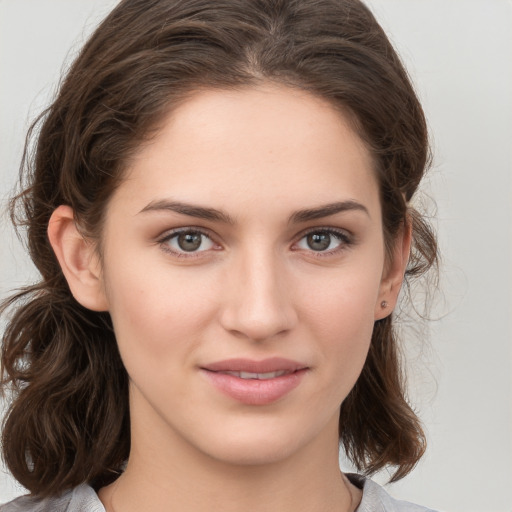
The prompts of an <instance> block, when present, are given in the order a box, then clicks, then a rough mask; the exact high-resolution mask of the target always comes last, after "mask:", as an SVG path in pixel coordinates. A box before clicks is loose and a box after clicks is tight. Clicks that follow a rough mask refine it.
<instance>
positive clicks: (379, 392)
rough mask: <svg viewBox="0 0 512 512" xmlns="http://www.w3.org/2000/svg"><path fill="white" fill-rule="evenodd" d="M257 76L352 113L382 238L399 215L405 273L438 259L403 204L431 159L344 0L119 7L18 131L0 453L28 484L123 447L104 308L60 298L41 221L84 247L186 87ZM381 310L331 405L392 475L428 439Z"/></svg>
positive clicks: (397, 65) (389, 74) (102, 476)
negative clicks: (82, 240)
mask: <svg viewBox="0 0 512 512" xmlns="http://www.w3.org/2000/svg"><path fill="white" fill-rule="evenodd" d="M262 80H267V81H273V82H277V83H281V84H286V85H289V86H292V87H298V88H301V89H303V90H307V91H309V92H311V93H312V94H314V95H317V96H320V97H322V98H325V99H327V100H328V101H330V102H331V103H332V104H333V105H334V106H336V107H339V108H342V109H344V110H345V111H348V112H350V113H351V115H352V116H353V118H354V120H355V124H356V125H357V129H358V131H359V133H360V135H361V137H362V138H363V139H364V141H365V142H366V144H367V145H368V148H369V150H370V151H371V153H372V154H373V156H374V160H375V162H376V164H375V166H376V173H377V176H378V179H379V183H380V190H381V202H382V210H383V219H384V220H383V223H384V232H385V235H386V241H387V243H388V244H391V243H392V241H393V238H394V237H395V236H396V234H397V233H398V232H399V230H400V229H401V228H403V226H404V225H405V224H407V223H411V224H412V229H413V249H412V254H411V259H410V263H409V268H408V271H407V274H408V276H409V278H410V277H412V276H417V275H419V274H422V273H424V272H425V271H426V270H427V269H428V268H429V267H431V266H432V265H434V264H435V263H436V257H437V249H436V243H435V238H434V236H433V234H432V232H431V230H430V229H429V227H428V225H427V224H425V222H424V221H423V219H422V217H421V216H420V215H419V214H418V213H417V212H415V211H414V210H412V209H411V208H410V207H408V201H409V200H410V199H411V197H412V196H413V194H414V192H415V190H416V188H417V186H418V184H419V182H420V180H421V178H422V176H423V174H424V172H425V169H426V168H427V167H428V161H429V147H428V138H427V129H426V123H425V119H424V115H423V112H422V109H421V106H420V104H419V102H418V100H417V98H416V95H415V93H414V90H413V88H412V86H411V84H410V81H409V79H408V76H407V74H406V72H405V70H404V68H403V66H402V64H401V62H400V60H399V58H398V56H397V55H396V53H395V51H394V50H393V48H392V46H391V44H390V42H389V41H388V39H387V37H386V35H385V34H384V32H383V31H382V29H381V27H380V26H379V25H378V23H377V22H376V20H375V19H374V17H373V15H372V14H371V13H370V12H369V10H368V9H367V8H366V7H365V6H364V5H363V4H362V3H361V2H360V1H358V0H216V1H215V2H212V1H211V0H182V1H178V0H124V1H122V2H121V3H120V4H119V5H118V6H117V7H116V8H115V9H114V10H113V11H112V13H111V14H110V15H109V16H108V17H107V18H106V19H105V20H104V21H103V23H102V24H101V25H100V26H99V27H98V29H97V30H96V32H95V33H94V34H93V36H92V37H91V38H90V39H89V41H88V42H87V44H86V45H85V46H84V48H83V50H82V51H81V53H80V55H79V56H78V58H77V59H76V61H75V62H74V64H73V65H72V67H71V69H70V70H69V72H68V74H67V77H66V78H65V80H64V81H63V83H62V85H61V87H60V90H59V92H58V95H57V98H56V100H55V101H54V103H53V104H52V105H51V106H50V107H49V108H48V109H47V110H46V111H45V112H44V113H43V114H42V115H41V116H40V117H39V118H38V120H36V122H35V123H34V124H33V126H32V129H31V132H29V139H28V140H30V136H31V135H32V134H33V133H35V130H38V129H40V132H39V134H38V136H37V144H36V147H35V150H34V154H33V155H31V154H30V151H29V149H27V148H29V147H30V146H29V144H28V143H27V145H26V149H25V155H24V159H23V162H24V163H23V164H22V192H21V193H20V194H19V195H18V196H17V197H16V198H14V199H13V200H12V203H11V216H12V219H13V222H14V223H15V224H16V225H17V226H18V227H22V226H23V227H25V228H26V230H27V237H28V248H29V251H30V255H31V257H32V259H33V261H34V263H35V265H36V266H37V268H38V270H39V272H40V273H41V281H40V282H39V283H38V284H36V285H34V286H30V287H27V288H26V289H23V290H22V291H21V292H19V293H17V294H16V295H14V296H13V297H11V298H10V299H8V300H7V301H5V302H4V304H3V306H2V310H3V311H4V312H6V311H7V310H8V309H10V310H12V316H11V318H10V320H9V322H8V324H7V328H6V331H5V334H4V337H3V347H2V356H1V370H2V373H1V378H2V385H3V388H4V390H7V389H11V388H12V390H13V391H14V399H13V401H12V404H11V406H10V408H9V411H8V414H7V416H6V420H5V424H4V428H3V440H2V443H3V456H4V459H5V462H6V464H7V466H8V467H9V469H10V471H11V472H12V474H13V475H14V477H15V478H17V479H18V480H19V481H20V482H21V484H23V485H24V486H25V487H26V488H27V489H29V490H30V491H31V492H32V493H33V494H36V495H40V496H48V495H53V494H56V493H59V492H61V491H63V490H64V489H66V488H69V487H72V486H75V485H77V484H79V483H82V482H89V483H91V484H92V485H93V486H95V487H100V486H102V485H106V484H107V483H109V482H111V481H113V480H114V479H115V478H116V477H117V475H118V474H119V472H120V471H121V468H122V465H123V463H124V461H125V460H126V459H127V457H128V454H129V449H130V431H129V414H128V377H127V375H126V371H125V370H124V367H123V364H122V362H121V358H120V356H119V352H118V350H117V345H116V340H115V336H114V332H113V329H112V324H111V320H110V317H109V315H108V313H98V312H93V311H89V310H87V309H85V308H83V307H82V306H81V305H79V304H78V303H77V302H76V301H75V299H74V298H73V296H72V295H71V293H70V291H69V288H68V286H67V283H66V280H65V279H64V276H63V274H62V272H61V270H60V267H59V264H58V262H57V260H56V258H55V255H54V253H53V251H52V248H51V246H50V244H49V241H48V238H47V234H46V230H47V225H48V221H49V218H50V216H51V214H52V212H53V210H54V209H55V208H56V207H57V206H59V205H61V204H66V205H70V206H71V207H72V208H73V210H74V212H75V215H76V219H77V223H78V225H80V227H81V228H82V229H83V230H84V233H86V234H87V236H91V237H95V238H96V239H97V240H99V238H100V234H101V222H102V218H103V214H104V211H105V206H106V204H107V202H108V200H109V198H110V197H111V195H112V192H113V190H114V189H115V187H116V186H117V185H118V184H119V183H120V181H121V179H122V173H123V168H124V166H125V165H126V161H127V159H128V158H129V157H130V154H131V152H132V151H133V150H134V149H135V148H136V147H137V146H138V145H140V143H141V141H143V140H145V139H147V137H149V136H150V134H151V132H152V130H153V129H154V128H155V126H157V125H158V121H159V120H160V119H161V118H162V116H163V115H164V114H165V113H166V112H168V110H169V109H171V108H173V106H175V105H176V104H177V103H178V102H180V101H184V100H185V99H186V96H187V94H188V93H190V92H192V91H194V90H197V89H198V88H212V87H215V88H233V87H242V86H250V85H251V84H257V83H258V82H261V81H262ZM392 321H393V320H392V318H391V317H390V316H389V317H387V318H385V319H383V320H379V321H377V322H376V323H375V328H374V332H373V338H372V342H371V348H370V351H369V355H368V358H367V361H366V364H365V366H364V369H363V371H362V374H361V376H360V378H359V380H358V381H357V383H356V385H355V387H354V388H353V390H352V391H351V393H350V394H349V396H348V397H347V399H346V400H345V401H344V403H343V404H342V407H341V416H340V442H341V443H342V444H343V446H344V448H345V450H346V452H347V454H348V455H349V457H350V458H351V459H352V461H353V462H354V463H355V465H356V466H357V467H358V468H359V469H360V470H363V471H365V472H366V473H372V472H375V471H376V470H378V469H381V468H383V467H384V466H386V465H393V466H395V467H396V472H395V474H394V477H393V478H394V479H398V478H401V477H403V476H404V475H406V474H407V473H408V472H409V471H411V469H412V468H413V467H414V465H415V464H416V463H417V461H418V460H419V458H420V457H421V455H422V454H423V452H424V449H425V437H424V434H423V432H422V429H421V426H420V423H419V420H418V418H417V417H416V415H415V413H414V412H413V411H412V409H411V407H410V406H409V404H408V403H407V400H406V398H405V390H404V384H403V379H402V371H401V368H400V364H399V357H398V353H397V343H396V339H395V335H394V331H393V326H392Z"/></svg>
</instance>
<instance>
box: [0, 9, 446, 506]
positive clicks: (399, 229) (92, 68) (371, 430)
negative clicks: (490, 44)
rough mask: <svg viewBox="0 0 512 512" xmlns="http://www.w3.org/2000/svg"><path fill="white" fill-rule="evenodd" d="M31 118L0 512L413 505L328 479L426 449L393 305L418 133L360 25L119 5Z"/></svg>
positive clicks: (420, 119)
mask: <svg viewBox="0 0 512 512" xmlns="http://www.w3.org/2000/svg"><path fill="white" fill-rule="evenodd" d="M39 122H40V124H41V128H40V133H39V134H38V142H37V148H36V152H35V155H34V159H33V162H29V161H28V158H27V165H26V175H25V180H26V182H25V185H26V186H25V189H24V191H23V192H22V193H21V194H20V195H19V196H18V197H17V198H16V200H15V201H13V204H12V208H13V209H12V212H13V217H14V218H15V219H16V220H17V222H19V223H21V224H25V225H26V226H27V228H28V233H27V234H28V241H29V248H30V252H31V256H32V258H33V260H34V262H35V264H36V266H37V267H38V269H39V271H40V273H41V276H42V279H41V282H40V283H39V284H37V285H35V286H33V287H30V288H28V289H27V290H26V291H24V292H22V293H21V294H18V295H17V296H15V297H13V298H11V299H10V300H9V301H8V302H7V303H6V304H5V305H4V309H5V308H7V307H8V306H12V307H13V316H12V319H11V320H10V322H9V323H8V326H7V329H6V333H5V335H4V341H3V348H2V369H3V375H4V381H3V384H4V388H6V389H7V388H8V387H10V386H13V387H14V389H15V391H16V398H15V400H14V401H13V403H12V406H11V408H10V410H9V413H8V416H7V419H6V422H5V426H4V431H3V452H4V458H5V460H6V463H7V465H8V467H9V469H10V470H11V472H12V473H13V475H14V476H15V478H17V479H18V480H19V481H20V482H21V483H22V484H23V485H24V486H25V487H26V488H27V489H28V490H29V491H30V492H31V497H23V498H19V499H18V500H15V501H14V502H12V503H11V504H8V505H4V506H3V507H0V510H2V512H5V511H10V510H69V511H75V510H106V511H108V512H111V511H114V512H115V511H117V512H119V511H130V510H145V509H151V510H168V509H169V508H172V509H176V510H185V511H187V510H194V511H200V510H212V509H220V508H222V509H223V510H231V509H232V510H237V511H238V510H241V509H243V508H244V507H249V506H250V507H251V508H252V509H253V510H254V509H255V510H279V511H286V510H292V509H293V510H297V509H304V510H325V511H327V510H343V511H354V510H356V509H357V510H358V511H359V512H362V511H369V510H426V509H423V508H421V507H417V506H415V505H411V504H407V503H403V502H397V501H395V500H393V499H392V498H390V497H389V496H388V495H387V494H386V493H385V491H383V490H382V489H381V488H380V487H379V486H377V484H375V483H373V482H372V481H371V480H369V479H367V478H365V477H363V476H357V475H343V474H340V471H339V466H338V444H339V443H340V442H341V445H342V446H343V448H344V450H345V451H346V453H347V455H348V456H349V457H350V458H351V460H352V461H353V462H354V464H355V465H356V467H358V468H359V469H360V470H361V472H363V473H364V474H367V475H370V474H372V473H374V472H375V471H377V470H379V469H381V468H384V467H386V466H392V467H394V468H395V472H394V476H393V479H395V480H396V479H400V478H402V477H403V476H405V475H406V474H407V473H408V472H410V471H411V470H412V468H413V467H414V465H415V464H416V463H417V461H418V460H419V458H420V457H421V455H422V454H423V452H424V449H425V439H424V435H423V432H422V430H421V425H420V422H419V420H418V418H417V417H416V415H415V414H414V412H413V411H412V409H411V408H410V406H409V405H408V403H407V401H406V399H405V396H404V395H405V391H404V389H403V385H402V378H401V373H400V366H399V361H398V356H397V347H396V339H395V335H394V332H393V320H392V312H393V309H394V307H395V305H396V302H397V297H398V293H399V291H400V288H401V285H402V281H403V279H404V275H407V278H413V277H415V276H417V275H419V274H422V273H424V272H425V271H426V270H428V268H430V267H431V266H432V265H434V264H435V262H436V244H435V239H434V237H433V235H432V233H431V231H430V229H429V227H428V226H427V224H425V222H424V221H423V219H422V218H421V216H420V215H419V214H418V213H417V212H415V211H414V210H413V209H412V208H411V206H410V200H411V198H412V197H413V194H414V192H415V191H416V189H417V187H418V184H419V182H420V180H421V178H422V176H423V174H424V172H425V170H426V167H427V166H428V156H429V153H428V140H427V131H426V125H425V120H424V116H423V113H422V110H421V106H420V105H419V103H418V100H417V98H416V96H415V94H414V91H413V89H412V87H411V84H410V83H409V80H408V78H407V74H406V72H405V71H404V69H403V67H402V65H401V63H400V61H399V59H398V57H397V56H396V54H395V52H394V50H393V49H392V47H391V45H390V43H389V41H388V40H387V38H386V36H385V34H384V33H383V32H382V30H381V28H380V27H379V25H378V24H377V22H376V21H375V19H374V18H373V16H372V15H371V13H370V12H369V11H368V10H367V8H366V7H365V6H364V5H363V4H361V3H360V2H358V1H355V0H350V1H346V0H344V1H341V0H336V1H334V0H320V1H319V0H296V1H290V0H273V1H256V0H251V1H219V2H209V1H206V0H186V1H182V2H177V1H169V0H165V1H164V0H155V1H150V2H148V1H147V0H146V1H140V0H139V1H135V0H128V1H123V2H121V3H120V4H119V5H118V7H116V9H115V10H114V11H113V12H112V13H111V14H110V15H109V16H108V17H107V18H106V20H105V21H104V22H103V23H102V24H101V25H100V27H99V28H98V29H97V30H96V32H95V33H94V34H93V36H92V37H91V39H90V40H89V42H88V43H87V44H86V45H85V47H84V49H83V51H82V53H81V54H80V56H79V57H78V59H77V60H76V62H75V63H74V65H73V66H72V68H71V69H70V71H69V73H68V75H67V77H66V79H65V80H64V82H63V84H62V86H61V89H60V91H59V93H58V96H57V98H56V100H55V102H54V103H53V104H52V106H51V107H50V108H49V109H48V110H47V112H45V113H44V114H43V115H42V116H41V118H40V120H39ZM19 206H21V207H22V208H21V210H17V209H16V208H18V207H19Z"/></svg>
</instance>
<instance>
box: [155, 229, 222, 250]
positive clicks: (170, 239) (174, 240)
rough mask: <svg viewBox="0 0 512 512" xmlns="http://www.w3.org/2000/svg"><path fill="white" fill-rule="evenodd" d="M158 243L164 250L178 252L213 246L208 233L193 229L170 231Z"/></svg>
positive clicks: (206, 248)
mask: <svg viewBox="0 0 512 512" xmlns="http://www.w3.org/2000/svg"><path fill="white" fill-rule="evenodd" d="M160 243H161V244H162V245H163V247H164V249H165V250H167V251H170V252H173V253H178V254H185V253H197V252H203V251H208V250H210V249H213V248H214V247H215V243H214V242H213V240H212V239H211V238H210V237H209V236H208V235H206V234H205V233H202V232H201V231H197V230H193V229H187V230H180V231H177V232H174V233H170V234H168V235H167V236H166V237H165V238H164V239H162V240H160Z"/></svg>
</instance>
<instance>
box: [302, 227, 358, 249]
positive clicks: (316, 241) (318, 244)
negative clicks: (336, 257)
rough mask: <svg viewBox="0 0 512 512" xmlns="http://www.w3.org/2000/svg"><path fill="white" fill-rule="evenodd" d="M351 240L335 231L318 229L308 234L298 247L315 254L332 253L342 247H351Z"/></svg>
mask: <svg viewBox="0 0 512 512" xmlns="http://www.w3.org/2000/svg"><path fill="white" fill-rule="evenodd" d="M350 243H351V240H350V238H349V236H348V235H347V234H346V233H344V232H342V231H337V230H333V229H317V230H315V231H310V232H309V233H306V235H304V236H303V237H302V238H301V239H300V240H299V242H298V243H297V245H296V247H297V248H298V249H301V250H306V251H314V252H331V251H336V249H339V248H341V247H342V246H346V245H349V244H350Z"/></svg>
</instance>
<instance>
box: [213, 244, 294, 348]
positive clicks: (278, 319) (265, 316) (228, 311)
mask: <svg viewBox="0 0 512 512" xmlns="http://www.w3.org/2000/svg"><path fill="white" fill-rule="evenodd" d="M235 259H236V261H233V262H232V265H231V266H230V271H229V274H230V275H229V277H228V289H229V291H228V290H227V292H228V295H227V297H226V299H227V300H226V303H225V308H224V311H223V315H222V316H223V324H224V327H225V328H226V329H227V330H229V331H231V332H235V333H237V334H238V335H243V336H244V337H247V338H250V339H252V340H264V339H268V338H271V337H272V336H274V335H277V334H280V333H283V332H285V331H287V330H289V329H291V328H292V327H293V325H294V323H295V321H296V315H295V311H294V308H293V300H292V297H291V295H290V291H291V290H290V287H289V285H288V279H287V273H286V269H285V265H284V263H283V261H281V259H280V257H279V255H278V254H276V252H275V251H274V250H273V249H272V248H271V247H268V246H267V247H260V248H258V249H256V250H254V247H253V250H251V249H248V250H243V251H241V252H240V253H239V254H238V255H237V256H236V258H235Z"/></svg>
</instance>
